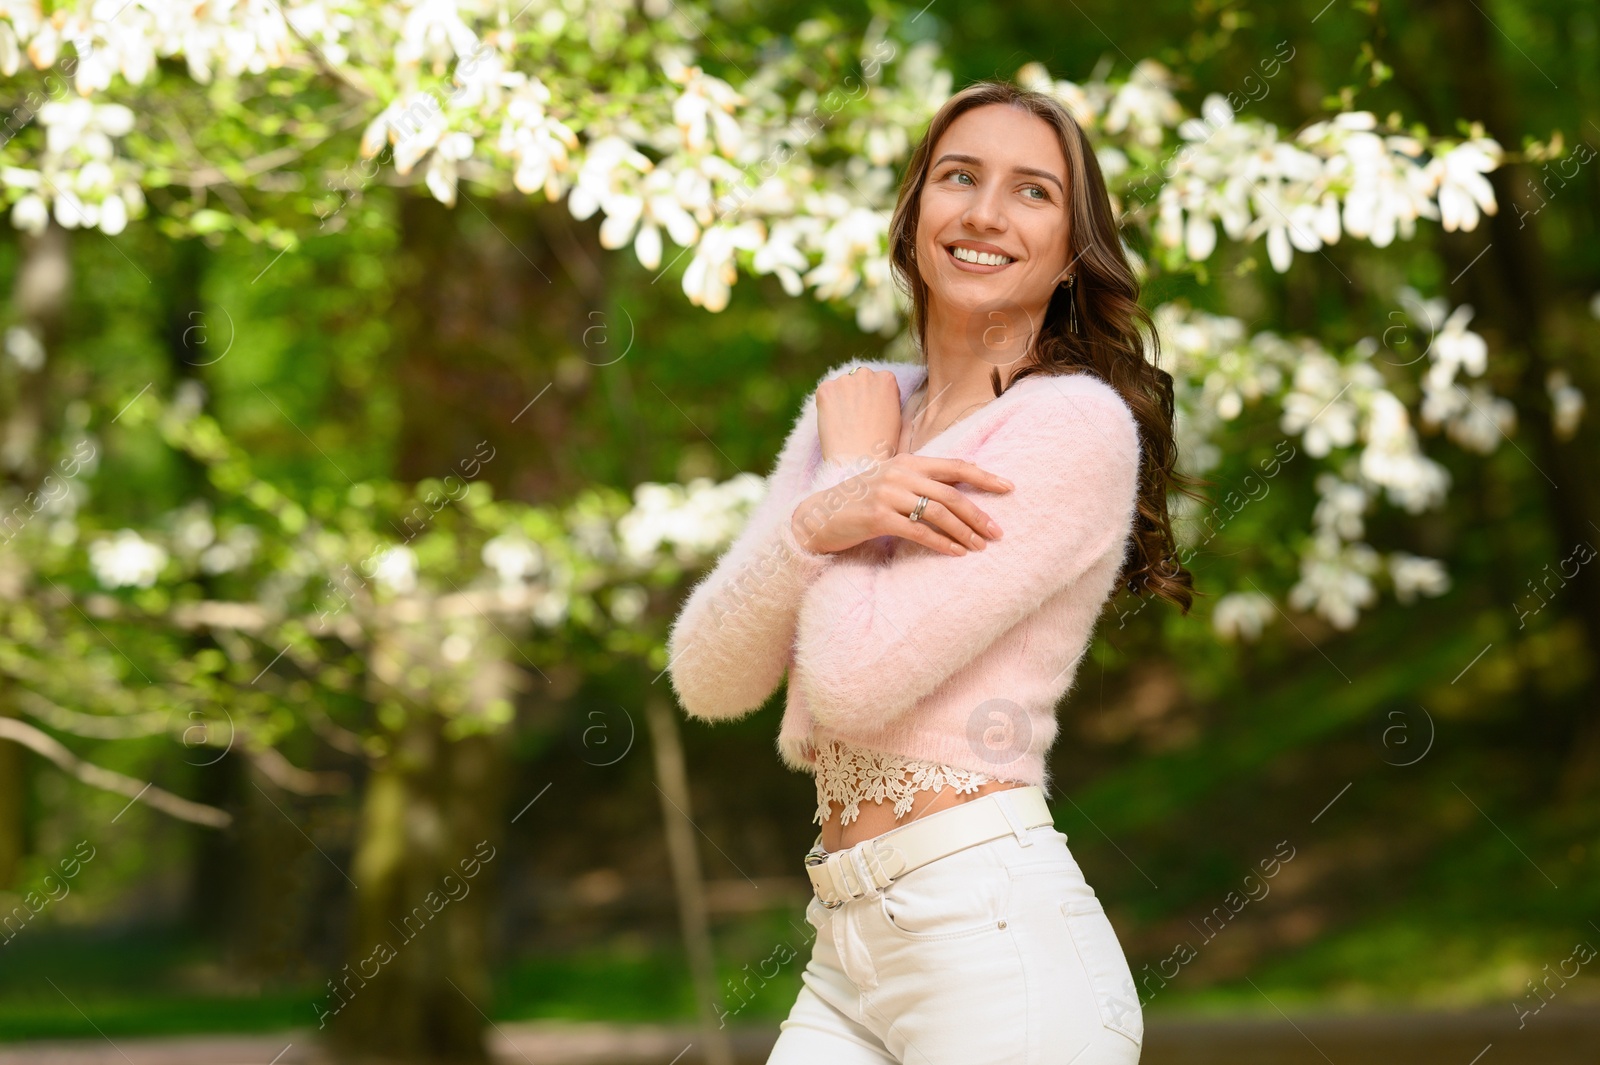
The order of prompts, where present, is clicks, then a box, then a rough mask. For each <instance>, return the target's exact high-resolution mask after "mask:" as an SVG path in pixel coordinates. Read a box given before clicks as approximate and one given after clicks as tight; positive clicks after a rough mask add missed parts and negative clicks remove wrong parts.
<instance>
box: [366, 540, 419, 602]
mask: <svg viewBox="0 0 1600 1065" xmlns="http://www.w3.org/2000/svg"><path fill="white" fill-rule="evenodd" d="M372 579H373V580H375V581H377V582H378V583H379V584H381V585H383V586H384V587H385V588H387V589H389V590H390V591H391V592H394V593H395V594H396V595H410V594H411V593H412V592H414V591H416V590H417V554H416V552H415V551H413V550H411V548H409V547H406V546H405V545H404V544H400V545H397V546H395V547H391V548H389V549H387V550H385V551H384V552H383V554H381V555H379V556H378V561H377V565H376V566H374V567H373V572H372Z"/></svg>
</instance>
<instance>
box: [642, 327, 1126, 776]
mask: <svg viewBox="0 0 1600 1065" xmlns="http://www.w3.org/2000/svg"><path fill="white" fill-rule="evenodd" d="M857 365H859V366H866V367H871V368H873V369H881V370H890V371H893V372H894V374H895V376H896V377H898V378H899V382H900V398H901V400H902V402H903V401H905V400H907V399H909V398H910V395H911V393H912V392H913V391H914V390H915V389H916V387H917V385H919V384H920V383H921V382H922V380H923V378H924V377H925V376H926V371H925V370H924V369H923V368H922V367H921V366H919V365H913V364H910V363H901V362H887V361H881V360H875V361H868V360H859V359H858V360H852V361H851V362H848V363H845V364H843V365H841V366H838V367H836V368H835V369H833V370H831V371H829V373H828V374H827V375H826V377H833V376H834V375H836V374H839V373H844V372H846V371H848V370H849V368H850V367H852V366H857ZM824 379H826V378H824ZM916 453H917V454H919V455H930V456H932V455H937V456H941V457H950V458H962V459H967V460H968V461H971V462H973V463H976V464H977V465H978V466H981V467H983V468H984V469H985V470H988V471H990V472H993V473H997V474H999V475H1000V476H1002V477H1005V478H1007V479H1009V480H1010V481H1011V482H1012V483H1013V484H1015V486H1016V487H1015V488H1013V489H1012V490H1011V491H1010V492H1007V493H991V492H987V491H980V490H978V489H976V488H974V487H972V486H971V485H967V484H964V483H963V484H960V485H958V486H957V487H958V490H960V491H962V492H965V493H967V494H968V495H970V496H972V497H973V498H974V500H975V501H976V502H977V504H978V505H979V506H980V507H981V508H982V509H983V510H984V512H985V513H987V514H988V515H989V516H990V517H992V518H993V519H994V520H995V522H997V523H998V524H999V526H1000V528H1001V530H1002V532H1003V534H1004V535H1003V536H1002V538H1001V539H999V540H994V541H990V542H989V544H988V546H987V547H986V548H984V549H983V550H981V551H974V550H971V549H970V548H969V550H968V553H967V554H966V555H962V556H954V555H946V554H943V553H940V552H937V551H933V550H931V549H929V548H926V547H923V546H922V545H921V544H917V543H914V542H912V541H910V540H906V539H903V538H901V537H893V536H881V537H877V538H875V539H873V540H870V541H867V542H865V543H862V544H858V545H856V546H855V547H852V548H850V549H848V550H846V551H841V552H837V553H833V554H819V553H814V552H811V551H807V550H805V549H804V548H802V547H801V546H800V545H799V543H798V542H797V541H796V540H795V537H794V533H793V530H792V528H791V526H790V518H791V517H792V516H793V514H794V511H795V509H796V507H797V505H798V504H799V503H800V502H801V501H802V500H804V499H805V498H806V497H808V496H810V495H811V494H812V493H814V492H819V491H827V492H829V495H830V496H831V497H832V499H833V501H834V503H835V504H837V503H838V502H839V500H840V499H842V498H843V495H842V494H843V493H849V492H851V491H852V485H854V486H855V490H860V489H861V487H862V485H863V483H864V482H862V481H852V480H850V478H852V477H853V476H854V474H855V473H857V472H860V470H861V469H862V468H863V467H862V466H860V465H855V464H848V463H845V462H843V461H839V460H835V461H832V462H824V461H823V459H822V451H821V445H820V443H819V440H818V436H817V414H816V391H815V390H813V391H812V393H811V394H810V395H809V396H808V397H807V398H806V401H805V403H804V405H803V406H802V408H801V411H800V417H799V419H798V420H797V421H796V423H795V425H794V427H793V429H792V430H791V431H790V433H789V437H788V439H787V440H786V441H785V443H784V445H783V449H782V452H781V453H780V454H779V456H778V461H777V465H776V467H775V468H774V469H773V471H772V474H771V476H770V477H769V479H768V490H767V495H766V497H765V498H764V499H763V500H762V501H761V503H760V504H759V505H758V506H757V507H756V508H755V511H754V513H753V514H752V516H751V518H750V521H749V523H748V524H747V525H746V527H745V529H744V531H743V532H742V533H741V534H740V535H739V537H738V539H737V540H736V541H735V542H734V543H733V545H732V546H731V547H729V549H728V550H727V551H726V552H725V553H724V554H723V556H722V558H721V559H719V560H718V562H717V565H716V566H715V567H714V568H713V569H712V571H711V572H710V573H709V574H707V575H706V576H705V577H704V578H703V579H702V580H700V581H699V582H698V583H697V584H696V585H695V586H694V588H693V589H692V590H691V591H690V593H689V596H688V598H687V600H686V601H685V602H684V605H683V608H682V610H681V611H680V613H679V614H678V617H677V619H676V620H675V621H674V622H673V625H672V629H671V632H670V634H669V635H668V638H667V652H668V656H669V658H668V667H667V668H668V670H669V672H670V674H671V678H672V686H673V688H674V690H675V691H676V693H677V696H678V700H679V702H680V703H681V704H682V705H683V708H684V710H685V711H686V712H687V713H688V714H689V715H690V716H692V717H697V718H701V719H704V720H711V721H715V720H726V719H731V718H737V717H741V716H744V715H745V714H748V713H750V712H752V711H754V710H756V709H758V708H759V707H761V706H762V705H763V704H764V703H765V702H766V700H767V699H768V698H769V697H770V696H771V695H772V693H773V691H775V690H776V689H777V686H778V683H779V681H781V680H782V679H783V676H784V673H785V671H787V672H788V674H789V686H788V694H787V704H786V706H785V711H784V715H783V722H782V725H781V727H780V729H779V734H778V739H777V748H778V754H779V757H780V758H781V759H782V760H783V762H784V764H786V765H788V766H789V767H791V768H793V769H797V770H801V771H805V772H810V771H813V767H814V762H815V749H816V747H817V746H818V745H819V744H821V743H822V742H823V741H824V740H827V739H839V740H843V741H845V742H847V743H851V744H855V745H857V746H860V747H867V748H873V749H876V750H880V751H887V752H890V753H894V754H900V755H905V756H908V757H912V758H919V759H925V760H928V761H931V762H936V763H943V764H945V765H950V766H955V767H959V768H965V769H973V770H979V771H982V772H985V773H988V774H990V775H992V776H997V777H1004V778H1007V779H1017V780H1025V781H1028V782H1030V783H1035V784H1041V785H1044V786H1046V787H1047V788H1048V786H1049V783H1050V781H1049V770H1048V763H1047V760H1046V755H1047V754H1048V752H1049V750H1050V748H1051V746H1052V745H1053V743H1054V742H1055V738H1056V731H1057V726H1056V717H1055V708H1056V705H1057V703H1058V702H1060V700H1061V698H1062V696H1063V695H1064V694H1065V693H1066V692H1067V691H1068V689H1070V688H1071V687H1072V683H1073V680H1074V678H1075V677H1076V675H1077V670H1078V662H1079V659H1080V658H1082V656H1083V654H1084V652H1085V650H1086V649H1087V647H1088V644H1089V638H1090V636H1091V635H1092V634H1093V631H1094V627H1095V624H1096V621H1097V619H1098V617H1099V615H1100V610H1101V608H1102V607H1103V605H1104V604H1105V602H1106V600H1107V598H1108V597H1109V596H1110V593H1111V592H1112V590H1113V588H1114V586H1115V583H1116V577H1117V573H1118V572H1119V570H1120V569H1121V567H1122V563H1123V561H1124V559H1125V557H1126V553H1127V551H1128V550H1129V548H1130V545H1131V542H1132V540H1131V535H1132V530H1133V521H1134V516H1135V509H1134V507H1135V502H1136V499H1137V492H1138V482H1139V462H1140V453H1141V448H1140V439H1139V432H1138V426H1137V423H1136V422H1135V421H1134V418H1133V415H1132V413H1131V412H1130V411H1129V409H1128V407H1127V405H1126V404H1125V403H1124V402H1123V400H1122V397H1121V396H1119V395H1118V394H1117V393H1116V391H1115V390H1113V389H1112V388H1111V387H1110V386H1109V385H1107V384H1106V383H1104V382H1103V381H1102V380H1100V379H1099V378H1098V377H1094V376H1091V375H1087V374H1073V375H1068V376H1060V375H1050V376H1047V375H1044V374H1036V375H1032V376H1028V377H1024V378H1022V379H1021V380H1019V381H1017V382H1016V383H1015V384H1014V385H1012V387H1011V388H1010V389H1009V390H1008V391H1007V392H1006V393H1005V394H1004V395H1002V396H999V397H998V398H996V399H994V400H992V401H991V402H989V403H988V404H986V405H985V406H982V407H980V408H978V410H977V411H975V412H974V413H972V414H970V415H968V416H967V417H965V418H962V419H960V420H958V421H957V422H955V423H954V424H953V425H951V426H950V427H949V428H947V429H945V430H944V431H943V432H941V433H940V434H939V435H938V436H936V437H934V438H933V439H932V440H930V441H928V442H927V443H926V444H924V445H923V446H922V447H921V448H919V449H917V452H916Z"/></svg>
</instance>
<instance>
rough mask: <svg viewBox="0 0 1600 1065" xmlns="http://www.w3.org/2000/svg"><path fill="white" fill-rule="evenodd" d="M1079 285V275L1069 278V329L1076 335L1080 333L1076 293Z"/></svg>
mask: <svg viewBox="0 0 1600 1065" xmlns="http://www.w3.org/2000/svg"><path fill="white" fill-rule="evenodd" d="M1077 285H1078V275H1077V274H1073V275H1072V276H1071V277H1069V278H1067V328H1069V329H1071V330H1072V331H1073V332H1074V333H1076V332H1077V331H1078V297H1077V294H1076V292H1075V289H1076V288H1077Z"/></svg>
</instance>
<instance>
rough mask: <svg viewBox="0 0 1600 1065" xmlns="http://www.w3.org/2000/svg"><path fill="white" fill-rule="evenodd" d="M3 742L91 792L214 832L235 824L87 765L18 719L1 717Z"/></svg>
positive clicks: (193, 804) (208, 808) (225, 815)
mask: <svg viewBox="0 0 1600 1065" xmlns="http://www.w3.org/2000/svg"><path fill="white" fill-rule="evenodd" d="M0 739H6V740H10V741H11V742H13V743H19V744H21V745H22V746H24V747H26V748H28V749H29V750H30V751H33V752H34V753H35V754H38V755H41V756H42V757H45V758H48V759H49V760H50V761H52V762H54V763H55V764H56V765H57V766H59V767H60V768H61V770H62V771H63V772H66V773H70V774H71V775H72V776H74V777H76V778H78V780H80V781H81V782H83V783H84V784H87V785H89V786H90V787H91V788H99V789H101V790H102V791H111V792H115V793H116V794H118V795H126V796H127V797H128V798H130V799H133V800H134V801H136V802H143V803H144V804H145V805H147V806H149V807H151V808H153V809H156V810H160V811H161V812H162V813H164V814H168V815H170V816H172V817H176V818H177V819H178V820H180V821H189V822H191V823H193V824H197V825H206V826H208V827H210V828H227V827H228V826H229V825H231V824H233V815H232V814H230V813H228V812H227V811H226V810H221V809H218V808H217V807H215V806H206V805H205V804H203V803H198V802H190V801H189V800H188V799H185V798H183V797H182V796H179V795H174V794H172V792H170V791H165V790H163V789H161V788H158V787H156V786H155V785H154V784H147V783H144V782H142V781H139V780H136V779H134V778H133V777H129V776H124V775H122V774H121V773H117V772H114V771H112V770H110V769H106V768H104V767H102V766H97V765H95V764H94V763H93V762H86V761H84V760H83V759H82V758H79V757H78V756H77V755H75V754H73V753H72V752H71V751H69V750H67V749H66V747H64V746H62V745H61V744H60V743H59V742H58V741H56V740H55V739H54V738H53V737H51V736H49V735H47V734H46V733H44V732H41V731H39V730H38V729H36V728H34V727H33V726H32V725H30V724H27V723H26V722H23V721H18V720H17V719H16V718H11V717H0Z"/></svg>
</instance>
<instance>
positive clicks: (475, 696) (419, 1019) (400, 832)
mask: <svg viewBox="0 0 1600 1065" xmlns="http://www.w3.org/2000/svg"><path fill="white" fill-rule="evenodd" d="M484 628H485V629H487V625H485V626H484ZM440 630H441V626H439V625H436V624H433V623H424V624H421V625H417V626H414V627H411V628H409V629H406V630H400V631H389V632H381V633H378V634H377V638H376V639H375V641H374V647H373V651H372V658H371V662H370V665H371V669H372V676H373V679H374V685H375V687H374V691H373V693H372V694H373V697H374V701H375V702H376V703H377V704H378V705H379V707H380V708H381V710H380V712H381V714H383V715H384V717H385V718H386V719H393V718H394V717H395V716H397V715H398V716H399V717H400V718H402V719H403V720H401V721H400V722H399V723H397V724H396V725H395V726H394V727H392V728H390V729H389V730H388V731H387V732H386V737H387V740H388V743H389V751H388V753H387V754H386V755H385V756H384V757H382V758H381V759H380V760H379V762H378V764H377V766H376V767H375V768H374V770H373V773H372V775H371V777H370V778H369V780H368V783H367V791H366V795H365V801H364V803H363V806H362V810H361V821H360V827H359V829H358V837H357V845H356V853H355V857H354V860H353V861H352V862H351V870H350V875H351V878H352V879H353V880H354V882H355V887H354V890H353V891H352V892H351V896H352V901H353V903H354V908H355V913H354V920H353V921H352V922H351V933H350V937H351V938H350V942H349V944H348V947H347V950H346V957H347V958H348V959H349V960H348V962H347V964H346V965H345V966H344V967H343V968H341V969H340V970H339V972H338V973H337V974H335V977H334V979H333V980H331V981H329V984H328V987H327V988H326V989H325V994H326V996H327V997H326V999H325V1000H324V1001H323V1002H322V1003H321V1004H320V1006H319V1022H325V1023H327V1024H328V1026H329V1030H330V1032H331V1037H330V1044H331V1046H332V1048H333V1049H334V1050H335V1052H336V1053H337V1054H338V1056H339V1058H340V1060H341V1061H346V1062H360V1063H364V1062H373V1063H377V1062H430V1063H440V1065H446V1063H448V1065H456V1063H482V1062H485V1061H487V1060H488V1054H487V1048H486V1046H485V1042H484V1039H483V1031H484V1028H485V1026H486V1024H487V1019H488V1016H489V1013H490V1010H491V1008H492V1007H491V1003H490V991H491V988H490V981H489V963H490V956H489V948H488V944H489V926H490V918H491V915H492V914H493V912H494V910H493V907H492V904H491V902H492V891H491V890H490V888H491V884H492V882H493V874H494V871H495V869H496V865H495V860H496V858H498V857H499V854H500V846H501V845H502V843H503V837H502V834H501V812H502V807H503V784H504V772H503V756H502V754H501V745H500V743H499V741H498V740H497V739H496V737H495V736H494V735H493V734H492V733H490V734H484V733H478V734H469V735H467V736H465V737H462V738H454V737H453V735H452V724H453V722H454V721H456V720H471V719H473V718H475V717H476V716H478V715H479V714H481V713H482V712H483V710H484V709H485V708H486V707H487V706H488V705H489V704H490V703H491V702H492V701H493V700H496V699H502V698H505V696H506V694H507V692H508V690H509V681H510V679H511V670H510V668H509V667H507V666H506V665H505V664H504V663H502V662H500V661H498V660H496V659H494V658H492V657H491V655H492V654H493V653H494V652H496V651H497V650H498V649H499V648H502V647H503V646H504V643H503V641H500V642H491V641H498V640H499V638H498V637H497V635H496V634H495V633H494V632H493V630H488V632H487V634H485V633H484V632H481V631H480V632H475V633H473V635H474V637H476V639H475V641H474V646H475V649H476V651H477V654H478V656H479V657H477V658H475V659H473V660H469V661H468V662H467V663H463V664H461V665H460V666H457V667H452V666H451V665H450V664H449V663H446V662H443V661H442V660H441V658H440V652H439V648H440V645H441V643H442V642H443V639H444V636H445V635H446V633H444V632H442V631H440ZM419 673H420V674H426V675H427V676H428V683H429V685H430V687H415V686H414V685H415V682H416V681H417V680H418V678H419ZM441 693H448V694H441ZM447 701H450V702H454V703H455V704H456V705H453V706H452V705H447ZM322 1010H327V1011H328V1014H327V1016H326V1017H324V1016H323V1015H322Z"/></svg>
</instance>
